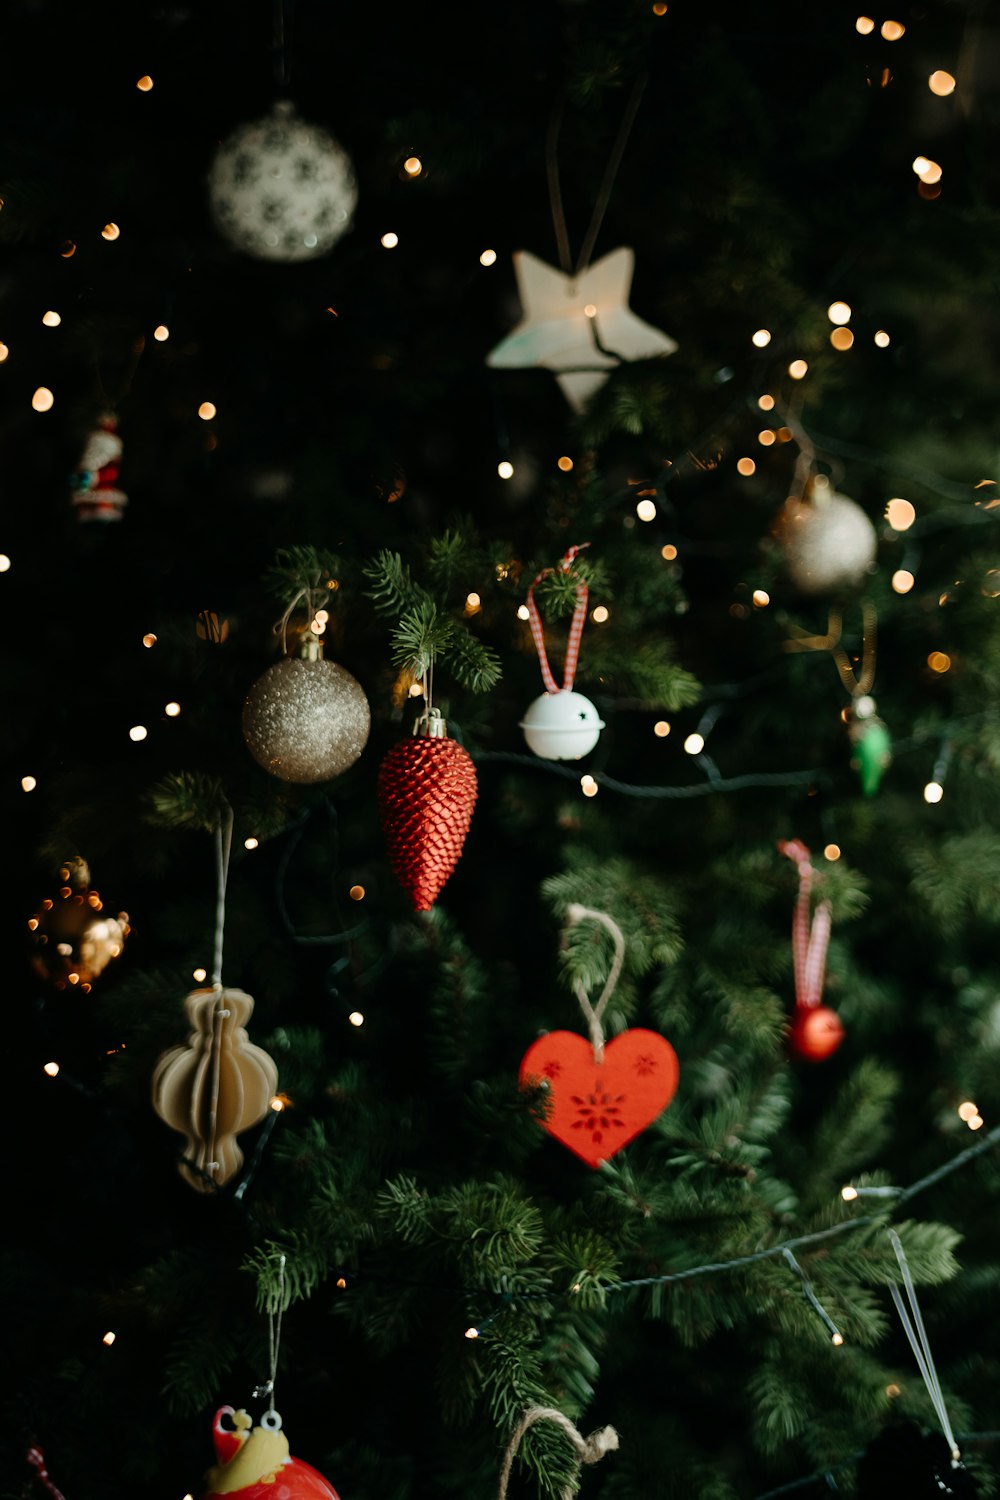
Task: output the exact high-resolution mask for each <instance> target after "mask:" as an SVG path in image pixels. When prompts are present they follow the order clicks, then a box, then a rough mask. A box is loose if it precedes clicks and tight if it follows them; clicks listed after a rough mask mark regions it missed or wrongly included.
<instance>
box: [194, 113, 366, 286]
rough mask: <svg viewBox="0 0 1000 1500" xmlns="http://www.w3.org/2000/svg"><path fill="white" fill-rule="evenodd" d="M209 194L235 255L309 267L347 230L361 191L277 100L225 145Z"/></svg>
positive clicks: (336, 157) (324, 139)
mask: <svg viewBox="0 0 1000 1500" xmlns="http://www.w3.org/2000/svg"><path fill="white" fill-rule="evenodd" d="M208 195H209V201H210V203H211V207H212V216H213V218H214V219H215V223H216V227H217V228H218V230H219V232H220V233H221V234H222V235H223V237H224V238H225V239H227V240H228V241H229V243H230V244H231V245H232V246H234V248H235V249H237V250H242V251H243V253H244V254H245V255H253V256H255V257H256V258H257V259H258V260H276V261H295V260H313V259H315V257H316V256H317V255H325V254H326V252H327V251H328V250H329V249H331V248H332V246H334V245H335V244H336V243H337V241H338V240H339V239H340V237H341V235H343V234H345V233H346V232H347V230H348V229H350V227H351V219H352V217H353V214H354V209H355V206H356V205H357V201H358V186H357V182H356V180H355V177H354V168H353V167H352V165H351V159H350V157H349V156H348V155H347V152H346V151H345V150H344V148H343V147H342V146H339V145H338V144H337V142H336V141H335V140H334V139H333V136H332V135H328V134H327V132H326V131H325V130H322V129H320V127H319V126H318V125H306V124H305V123H304V122H303V121H302V120H300V119H299V118H298V117H297V115H296V113H295V106H294V105H292V104H290V103H288V101H287V100H282V101H281V102H280V103H278V104H276V105H275V106H274V109H273V110H272V111H271V113H270V114H269V115H267V116H266V117H265V118H264V119H263V120H255V121H254V122H253V123H252V124H249V125H241V126H240V127H239V128H238V129H237V130H234V131H233V133H232V135H230V136H228V137H227V138H226V140H224V141H223V143H222V145H221V146H220V147H219V149H218V151H216V153H215V157H214V159H213V161H212V165H211V168H210V169H209V174H208Z"/></svg>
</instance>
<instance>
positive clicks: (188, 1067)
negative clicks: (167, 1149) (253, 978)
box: [153, 985, 278, 1193]
mask: <svg viewBox="0 0 1000 1500" xmlns="http://www.w3.org/2000/svg"><path fill="white" fill-rule="evenodd" d="M184 1008H185V1010H186V1011H187V1016H188V1020H189V1021H190V1023H191V1025H192V1027H193V1028H194V1029H193V1030H192V1032H191V1035H190V1036H189V1037H188V1040H187V1042H186V1043H185V1044H184V1045H183V1046H179V1047H171V1048H170V1050H169V1051H167V1052H164V1053H163V1055H162V1056H161V1057H160V1059H159V1061H158V1062H157V1064H156V1068H155V1070H154V1072H153V1108H154V1109H155V1110H156V1113H157V1114H158V1115H159V1116H160V1119H161V1120H163V1121H165V1122H166V1124H167V1125H169V1126H170V1128H171V1129H172V1130H177V1131H179V1132H180V1133H181V1135H183V1136H184V1138H185V1140H184V1160H183V1161H181V1162H180V1163H179V1171H180V1174H181V1176H182V1177H183V1178H184V1181H185V1182H187V1183H188V1184H189V1185H190V1186H191V1187H193V1188H196V1189H197V1190H198V1191H199V1192H201V1193H208V1192H211V1191H212V1190H213V1188H216V1187H221V1186H222V1185H223V1183H226V1182H228V1181H229V1179H230V1178H231V1177H232V1176H234V1175H235V1173H236V1172H238V1171H239V1168H240V1166H241V1165H242V1162H243V1152H242V1151H241V1150H240V1148H239V1146H238V1145H237V1144H236V1137H237V1135H239V1134H240V1133H241V1132H242V1131H244V1130H249V1129H250V1128H251V1126H253V1125H257V1124H258V1123H259V1122H260V1121H261V1120H262V1119H263V1118H264V1116H265V1115H266V1114H267V1111H268V1107H269V1105H270V1102H271V1097H272V1095H273V1094H274V1092H275V1090H276V1088H277V1086H278V1070H277V1068H276V1067H275V1064H274V1062H273V1061H272V1059H271V1058H270V1057H269V1056H268V1054H267V1053H266V1052H265V1051H263V1049H262V1048H260V1047H256V1046H254V1044H253V1043H252V1042H251V1041H250V1039H249V1037H248V1036H247V1033H246V1030H245V1026H246V1023H247V1021H248V1020H249V1019H250V1016H251V1014H252V1013H253V1000H252V999H251V998H250V996H249V995H247V994H244V992H243V991H242V990H228V989H223V988H222V986H221V985H219V986H213V987H212V988H211V989H200V990H193V991H192V992H191V994H190V995H188V997H187V999H186V1000H185V1002H184Z"/></svg>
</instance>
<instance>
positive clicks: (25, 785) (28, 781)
mask: <svg viewBox="0 0 1000 1500" xmlns="http://www.w3.org/2000/svg"><path fill="white" fill-rule="evenodd" d="M37 785H38V782H37V781H36V780H35V778H34V776H22V777H21V791H22V792H33V791H34V790H35V787H36V786H37Z"/></svg>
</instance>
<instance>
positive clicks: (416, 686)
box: [410, 682, 424, 698]
mask: <svg viewBox="0 0 1000 1500" xmlns="http://www.w3.org/2000/svg"><path fill="white" fill-rule="evenodd" d="M423 691H424V690H423V686H422V685H421V684H420V683H419V682H411V683H410V697H411V698H420V697H422V695H423Z"/></svg>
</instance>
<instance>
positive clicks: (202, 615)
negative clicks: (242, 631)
mask: <svg viewBox="0 0 1000 1500" xmlns="http://www.w3.org/2000/svg"><path fill="white" fill-rule="evenodd" d="M194 628H195V631H196V632H197V635H198V639H199V640H200V641H211V642H212V644H213V646H221V645H222V643H223V641H227V640H228V639H229V621H228V620H227V619H226V618H225V616H224V615H223V616H222V617H221V618H220V616H219V615H217V614H216V613H215V610H214V609H203V610H201V611H200V612H199V614H198V617H197V619H196V620H195V627H194Z"/></svg>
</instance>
